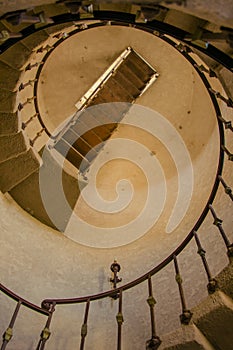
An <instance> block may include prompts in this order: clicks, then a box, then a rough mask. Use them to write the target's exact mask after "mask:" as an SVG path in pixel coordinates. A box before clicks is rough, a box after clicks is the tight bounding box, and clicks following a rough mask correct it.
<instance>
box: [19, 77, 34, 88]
mask: <svg viewBox="0 0 233 350" xmlns="http://www.w3.org/2000/svg"><path fill="white" fill-rule="evenodd" d="M36 81H37V79H32V80H28V82H27V83H24V84H23V83H21V84H20V85H19V91H21V90H23V89H24V88H25V87H26V86H29V85H30V86H32V84H33V83H35V82H36Z"/></svg>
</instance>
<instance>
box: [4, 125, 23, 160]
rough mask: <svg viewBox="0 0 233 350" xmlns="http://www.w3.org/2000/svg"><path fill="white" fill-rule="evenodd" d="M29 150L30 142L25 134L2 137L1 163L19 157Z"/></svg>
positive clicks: (21, 132)
mask: <svg viewBox="0 0 233 350" xmlns="http://www.w3.org/2000/svg"><path fill="white" fill-rule="evenodd" d="M28 148H29V142H28V141H27V140H26V138H25V135H24V132H23V131H20V132H18V133H17V134H11V135H4V136H0V163H2V162H5V161H6V160H8V159H11V158H14V157H17V156H18V155H19V154H21V153H24V152H26V151H27V149H28Z"/></svg>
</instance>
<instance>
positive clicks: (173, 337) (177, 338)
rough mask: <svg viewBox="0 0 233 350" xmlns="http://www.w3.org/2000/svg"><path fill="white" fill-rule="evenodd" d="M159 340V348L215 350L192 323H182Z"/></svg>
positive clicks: (166, 349)
mask: <svg viewBox="0 0 233 350" xmlns="http://www.w3.org/2000/svg"><path fill="white" fill-rule="evenodd" d="M161 340H162V343H161V345H160V347H159V350H215V348H213V346H212V345H211V344H210V343H209V341H208V340H207V339H206V338H205V336H204V335H203V334H202V333H201V332H200V330H199V329H198V328H197V327H196V326H195V325H194V324H190V325H188V326H186V325H183V326H181V327H180V328H179V329H178V330H177V331H175V332H172V333H169V334H166V335H165V336H163V337H161Z"/></svg>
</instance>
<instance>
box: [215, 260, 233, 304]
mask: <svg viewBox="0 0 233 350" xmlns="http://www.w3.org/2000/svg"><path fill="white" fill-rule="evenodd" d="M216 280H217V281H218V286H219V289H220V290H221V291H222V292H224V293H225V294H226V295H228V296H229V297H230V298H232V299H233V259H231V261H230V263H229V264H228V265H227V266H226V267H225V268H224V269H223V270H222V271H221V272H220V273H219V274H218V275H217V277H216Z"/></svg>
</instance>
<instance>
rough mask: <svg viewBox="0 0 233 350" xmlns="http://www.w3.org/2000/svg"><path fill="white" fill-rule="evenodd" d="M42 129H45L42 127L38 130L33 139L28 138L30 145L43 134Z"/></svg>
mask: <svg viewBox="0 0 233 350" xmlns="http://www.w3.org/2000/svg"><path fill="white" fill-rule="evenodd" d="M44 131H45V128H42V129H41V130H40V131H38V133H37V134H36V136H35V137H34V139H32V140H30V146H32V147H33V146H34V144H35V142H36V140H37V139H38V138H39V137H40V136H41V135H42V134H43V132H44Z"/></svg>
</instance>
